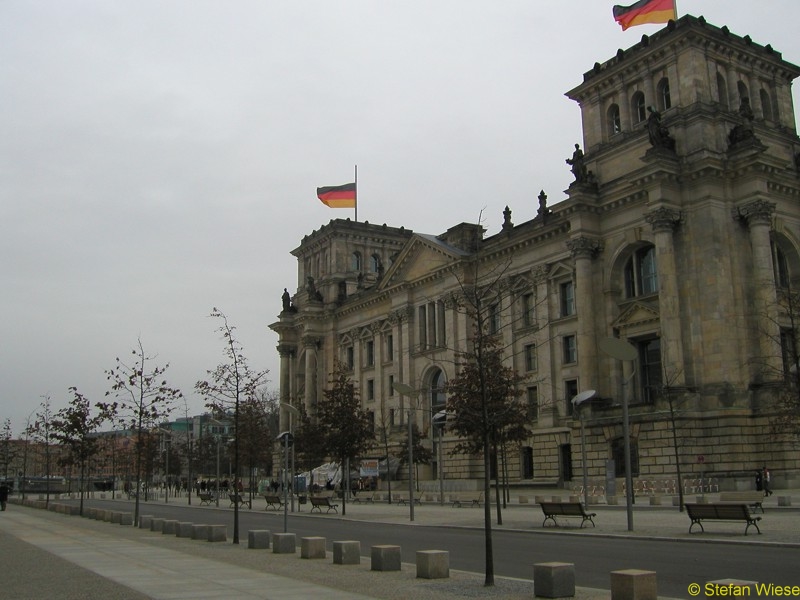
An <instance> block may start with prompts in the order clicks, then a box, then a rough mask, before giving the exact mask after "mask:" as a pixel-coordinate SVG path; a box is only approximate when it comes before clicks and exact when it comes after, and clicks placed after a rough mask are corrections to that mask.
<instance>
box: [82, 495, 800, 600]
mask: <svg viewBox="0 0 800 600" xmlns="http://www.w3.org/2000/svg"><path fill="white" fill-rule="evenodd" d="M121 504H125V503H123V502H120V501H119V500H117V501H115V502H109V501H103V500H92V501H91V503H90V505H91V506H97V507H103V508H115V509H117V510H119V509H121V508H122V507H121V506H120V505H121ZM226 505H227V503H226ZM132 508H133V507H132V503H131V510H132ZM140 512H141V514H149V515H153V516H156V517H162V518H169V519H177V520H182V521H193V522H204V523H210V522H211V521H213V522H215V523H224V524H227V525H228V528H229V529H228V533H229V539H232V538H233V535H232V533H233V511H230V510H227V508H226V510H220V511H216V510H209V509H207V508H203V509H199V508H196V507H188V506H186V505H185V504H183V503H182V504H161V503H158V504H155V503H148V504H142V507H141V510H140ZM239 518H240V522H239V528H240V542H241V543H242V544H247V531H248V530H249V529H270V530H271V531H273V532H280V531H283V522H284V521H283V513H282V512H264V511H258V510H253V511H250V510H241V511H240V512H239ZM288 526H289V527H288V529H289V531H290V532H292V533H295V534H296V535H297V536H298V537H303V536H311V535H316V536H323V537H325V538H327V540H328V549H329V550H331V548H332V541H333V540H345V539H357V540H359V541H360V542H361V548H362V553H364V554H365V556H368V555H369V549H370V547H371V546H372V545H377V544H396V545H400V546H401V547H402V552H403V561H406V562H411V563H413V562H414V561H415V552H416V551H417V550H424V549H440V550H448V551H449V552H450V566H451V568H453V569H459V570H464V571H472V572H476V573H483V572H484V567H485V559H484V556H485V543H484V535H483V530H482V529H478V528H460V527H436V526H429V525H425V526H417V525H409V524H406V525H399V524H386V523H370V522H365V521H349V520H343V519H341V518H337V516H336V515H330V517H327V516H322V517H321V516H319V515H313V516H309V515H308V513H295V514H291V513H290V514H289V519H288ZM492 541H493V548H494V565H495V574H496V575H498V576H507V577H519V578H524V579H531V578H532V577H533V564H534V563H538V562H552V561H563V562H571V563H574V564H575V570H576V585H578V586H583V587H592V588H608V581H609V572H610V571H614V570H617V569H622V568H636V569H648V570H653V571H656V572H657V573H658V591H659V595H660V596H668V597H674V598H686V597H688V594H687V591H686V590H687V587H688V585H689V584H690V583H701V584H702V583H703V582H707V581H712V580H717V579H727V578H736V579H744V580H755V581H769V582H771V583H775V584H779V585H797V575H796V572H797V565H798V563H800V549H798V548H792V547H787V546H781V545H768V544H758V545H756V544H750V543H747V542H744V541H742V542H734V543H731V542H718V541H713V540H708V539H706V540H703V539H697V540H692V541H680V540H670V539H642V538H630V537H624V536H620V537H612V536H593V535H570V534H569V533H565V532H560V531H555V532H544V531H541V530H531V531H507V530H501V529H494V530H493V535H492Z"/></svg>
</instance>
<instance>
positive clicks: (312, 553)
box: [300, 536, 326, 558]
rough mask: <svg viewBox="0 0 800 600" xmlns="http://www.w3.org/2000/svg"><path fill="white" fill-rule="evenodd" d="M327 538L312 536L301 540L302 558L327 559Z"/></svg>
mask: <svg viewBox="0 0 800 600" xmlns="http://www.w3.org/2000/svg"><path fill="white" fill-rule="evenodd" d="M325 556H326V554H325V538H324V537H318V536H310V537H303V538H300V558H325Z"/></svg>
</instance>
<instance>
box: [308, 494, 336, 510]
mask: <svg viewBox="0 0 800 600" xmlns="http://www.w3.org/2000/svg"><path fill="white" fill-rule="evenodd" d="M309 500H310V501H311V512H314V509H315V508H316V509H317V510H318V511H319V512H320V513H321V512H322V508H323V507H325V508H327V509H328V512H331V511H333V512H335V513H336V514H338V513H339V511H338V510H337V507H338V506H339V505H338V504H331V499H330V497H328V496H310V497H309Z"/></svg>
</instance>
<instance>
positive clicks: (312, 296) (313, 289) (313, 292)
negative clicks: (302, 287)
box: [306, 275, 322, 302]
mask: <svg viewBox="0 0 800 600" xmlns="http://www.w3.org/2000/svg"><path fill="white" fill-rule="evenodd" d="M306 291H307V292H308V298H309V300H317V301H319V302H322V294H320V292H319V290H317V286H316V285H314V278H313V277H312V276H311V275H309V276H308V278H307V279H306Z"/></svg>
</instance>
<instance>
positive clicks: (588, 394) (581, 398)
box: [572, 390, 597, 509]
mask: <svg viewBox="0 0 800 600" xmlns="http://www.w3.org/2000/svg"><path fill="white" fill-rule="evenodd" d="M596 394H597V392H595V391H594V390H586V391H585V392H581V393H580V394H577V395H576V396H575V397H573V398H572V406H574V407H575V409H577V410H578V418H579V419H580V421H581V464H582V465H583V468H582V469H581V470H582V471H583V506H584V507H585V508H586V509H588V508H589V476H588V473H587V471H588V468H587V467H588V465H587V464H586V436H585V434H584V430H583V408H582V407H581V404H583V403H584V402H586V401H587V400H589V399H590V398H594V397H595V395H596Z"/></svg>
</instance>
